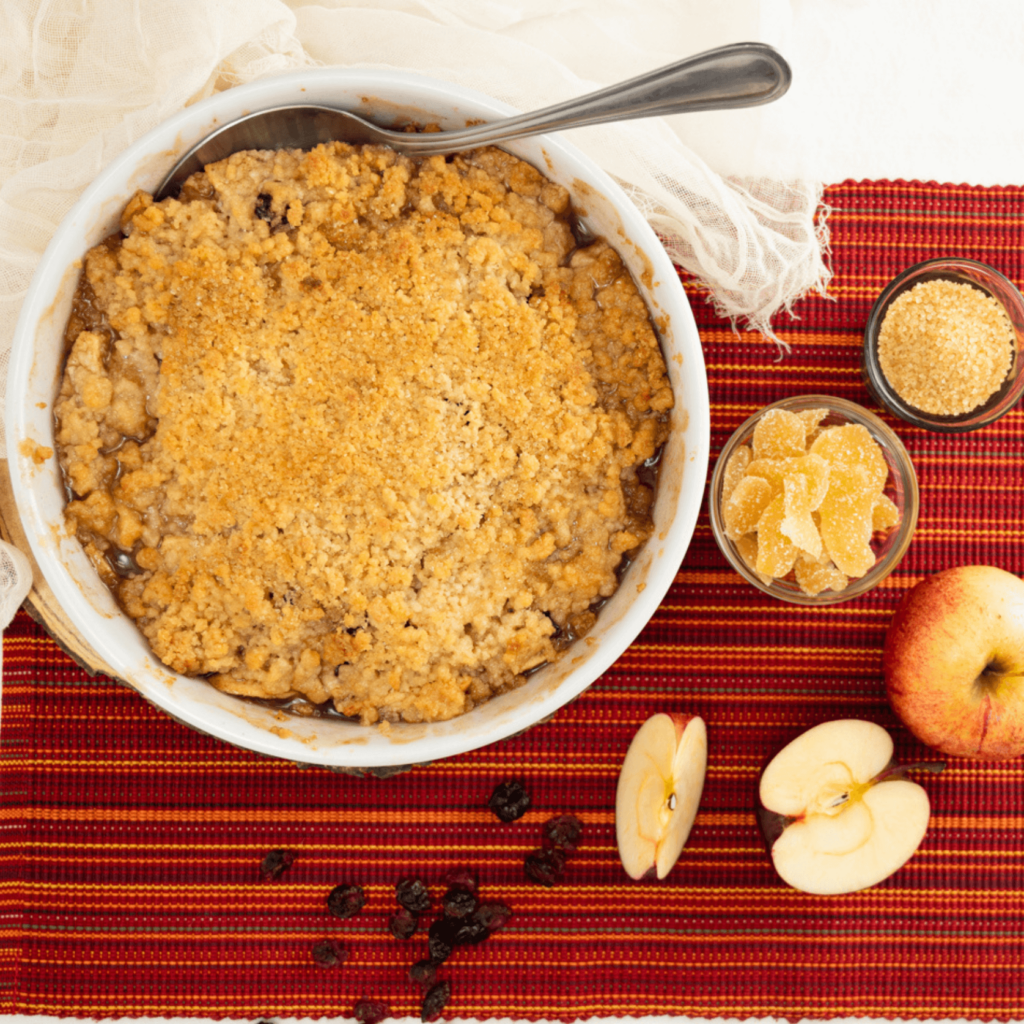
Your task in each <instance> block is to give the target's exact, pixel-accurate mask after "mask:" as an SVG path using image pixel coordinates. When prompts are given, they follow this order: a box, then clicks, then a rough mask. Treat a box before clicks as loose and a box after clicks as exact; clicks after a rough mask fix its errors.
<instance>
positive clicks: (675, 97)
mask: <svg viewBox="0 0 1024 1024" xmlns="http://www.w3.org/2000/svg"><path fill="white" fill-rule="evenodd" d="M791 80H792V72H791V71H790V69H789V65H788V64H787V63H786V61H785V60H783V58H782V57H781V56H780V54H779V53H778V52H777V51H776V50H774V49H772V47H770V46H766V45H765V44H763V43H734V44H733V45H731V46H723V47H720V48H719V49H717V50H708V51H707V52H705V53H699V54H697V55H696V56H694V57H687V58H686V59H685V60H680V61H676V62H675V63H674V64H669V65H667V66H666V67H663V68H658V69H657V70H655V71H649V72H647V74H644V75H640V76H639V77H637V78H631V79H630V80H629V81H628V82H620V83H618V84H617V85H610V86H608V88H606V89H600V90H598V91H597V92H592V93H588V94H587V95H586V96H580V97H577V98H576V99H572V100H567V101H566V102H565V103H558V104H555V106H552V107H545V108H544V109H543V110H536V111H533V112H532V113H527V114H517V115H516V116H514V117H506V118H502V119H501V120H499V121H489V122H487V123H485V124H478V125H473V126H472V127H470V128H460V129H457V130H455V131H444V132H422V133H414V132H402V131H389V130H388V129H386V128H381V127H379V126H378V125H376V124H372V123H371V122H370V121H366V120H364V119H363V118H361V117H358V116H356V115H355V114H352V113H349V112H348V111H345V110H337V109H335V108H333V107H324V106H307V105H302V106H287V107H274V108H272V109H270V110H258V111H256V112H255V113H253V114H247V115H245V117H240V118H238V120H236V121H232V122H230V124H226V125H224V126H223V127H222V128H218V129H217V131H215V132H213V133H212V134H210V135H207V136H206V138H205V139H203V140H202V141H200V142H198V143H197V144H196V145H195V146H193V147H192V148H191V149H190V150H189V151H188V152H187V153H186V154H185V155H184V156H183V157H182V158H181V159H180V160H179V161H178V162H177V163H176V164H175V165H174V167H173V169H172V170H171V172H170V174H168V175H167V177H166V178H164V180H163V181H162V182H161V184H160V187H159V188H158V189H157V191H156V198H157V199H164V198H166V197H167V196H169V195H175V194H177V192H178V190H179V189H180V188H181V186H182V184H183V183H184V181H185V179H186V178H188V176H189V175H190V174H194V173H195V172H196V171H200V170H202V169H203V167H204V166H205V165H206V164H208V163H213V162H214V161H216V160H223V159H224V158H225V157H228V156H230V155H231V154H232V153H237V152H239V151H241V150H245V149H309V148H311V147H313V146H316V145H318V144H319V143H321V142H331V141H333V140H339V141H341V142H349V143H353V144H359V143H373V144H375V145H385V146H391V147H392V148H393V149H396V150H398V151H399V152H400V153H405V154H407V155H408V156H428V155H432V154H435V153H451V152H453V151H454V150H458V149H472V148H474V147H476V146H488V145H494V144H496V143H499V142H507V141H508V140H509V139H519V138H524V137H525V136H527V135H541V134H543V133H545V132H553V131H560V130H562V129H564V128H579V127H581V126H583V125H588V124H601V123H603V122H605V121H628V120H631V119H633V118H638V117H655V116H659V115H662V114H682V113H689V112H691V111H696V110H724V109H731V108H735V107H753V106H757V105H759V104H761V103H770V102H771V101H772V100H776V99H778V98H779V97H780V96H782V95H783V93H785V91H786V90H787V89H788V88H789V84H790V81H791Z"/></svg>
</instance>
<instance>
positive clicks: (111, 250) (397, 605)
mask: <svg viewBox="0 0 1024 1024" xmlns="http://www.w3.org/2000/svg"><path fill="white" fill-rule="evenodd" d="M122 229H123V234H124V236H125V237H124V238H123V239H121V238H114V239H108V241H107V242H106V243H104V244H102V245H99V246H97V247H96V248H94V249H92V250H91V251H90V252H89V253H88V255H87V257H86V261H85V270H84V274H83V281H82V284H81V285H80V288H79V294H78V296H77V297H76V305H75V310H74V312H73V314H72V319H71V323H70V324H69V328H68V335H69V337H70V338H71V339H72V340H73V345H72V347H71V349H70V353H69V356H68V360H67V366H66V370H65V375H64V380H63V384H62V387H61V391H60V396H59V400H58V402H57V404H56V408H55V416H56V421H57V441H58V447H59V452H60V458H61V464H62V467H63V470H64V473H65V477H66V481H67V484H68V487H69V490H70V491H71V493H72V499H71V500H70V502H69V504H68V506H67V510H66V515H67V520H68V523H69V525H70V527H71V528H72V529H73V530H75V531H76V533H77V535H78V536H79V538H80V539H81V540H82V542H83V544H84V545H85V547H86V550H87V552H88V553H89V555H90V557H91V558H92V560H93V562H94V563H95V565H96V567H97V569H98V571H99V572H100V574H101V575H102V576H103V578H104V579H105V580H106V581H107V582H108V584H109V585H110V586H111V587H113V588H114V590H115V592H116V594H117V597H118V600H119V601H120V603H121V605H122V607H123V608H124V609H125V611H126V612H127V614H128V615H130V616H131V617H132V618H133V619H134V620H135V621H136V622H137V624H138V626H139V628H140V629H141V630H142V632H143V633H144V634H145V636H146V637H147V638H148V640H149V642H150V644H151V646H152V648H153V650H154V652H155V653H156V655H157V656H158V657H159V658H160V659H162V660H163V661H164V662H165V663H166V664H167V665H168V666H170V667H171V668H173V669H174V670H176V671H178V672H181V673H183V674H187V675H208V676H209V677H210V679H211V682H212V683H213V684H214V685H215V686H217V687H219V688H221V689H223V690H227V691H230V692H232V693H238V694H243V695H249V696H255V697H262V698H282V699H288V698H292V697H296V696H301V697H303V698H305V699H307V700H308V701H311V702H313V703H314V704H321V703H324V702H327V701H332V702H333V705H334V707H335V708H336V709H337V710H338V711H339V712H341V713H342V714H345V715H350V716H358V717H359V718H361V719H362V721H364V722H374V721H377V720H379V719H381V718H383V719H385V720H399V719H403V720H405V721H431V720H441V719H447V718H451V717H453V716H455V715H458V714H460V713H462V712H464V711H466V710H468V709H469V708H471V707H472V706H473V705H475V704H477V703H479V702H480V701H482V700H485V699H486V698H487V697H489V696H491V695H492V694H494V693H497V692H501V691H502V690H505V689H508V688H510V687H513V686H515V685H517V684H518V683H519V682H521V681H522V679H523V673H524V672H526V671H528V670H529V669H531V668H533V667H535V666H537V665H539V664H541V663H542V662H545V661H550V660H553V659H554V658H555V657H556V656H557V653H558V651H557V647H558V641H559V638H560V637H563V638H564V637H565V636H566V635H570V636H571V635H576V634H579V633H582V632H584V631H585V630H586V629H587V628H589V625H590V624H591V623H592V622H593V617H594V613H593V611H592V608H593V606H594V605H595V603H596V602H599V601H600V600H601V599H602V598H604V597H607V596H609V595H610V594H611V593H612V592H613V591H614V590H615V587H616V583H617V580H616V575H615V570H616V567H617V566H618V564H619V562H620V560H621V559H622V556H623V554H624V553H626V552H630V551H632V550H633V549H635V548H636V547H637V545H638V544H640V543H641V542H642V541H643V540H644V539H645V538H646V535H647V533H648V532H649V530H650V520H649V517H648V511H649V507H650V500H651V494H650V490H649V488H646V487H644V486H643V484H642V483H641V482H640V481H638V479H637V473H636V469H637V467H638V466H639V465H640V464H642V463H643V462H644V461H645V460H648V459H650V458H651V457H652V456H653V455H654V454H655V452H656V450H657V448H658V446H659V445H660V444H662V443H663V441H664V439H665V436H666V433H667V424H668V412H669V410H670V408H671V406H672V394H671V391H670V388H669V385H668V380H667V377H666V373H665V365H664V361H663V359H662V355H661V352H660V350H659V347H658V343H657V339H656V337H655V335H654V332H653V330H652V328H651V326H650V323H649V320H648V317H647V311H646V308H645V306H644V303H643V301H642V299H641V297H640V296H639V294H638V293H637V290H636V288H635V286H634V284H633V282H632V280H631V278H630V277H629V274H628V273H627V272H626V270H625V269H624V267H623V266H622V264H621V262H620V260H619V258H618V256H617V255H616V253H615V252H614V250H612V249H611V248H610V247H608V245H607V244H606V243H604V242H602V241H598V242H595V243H593V244H591V245H588V246H586V247H580V248H577V246H576V241H575V239H574V237H573V234H572V231H571V229H570V226H569V201H568V194H567V193H566V191H565V190H564V189H563V188H561V187H560V186H558V185H555V184H553V183H551V182H549V181H548V180H547V179H545V178H544V177H543V176H542V175H540V174H539V173H538V172H537V171H536V170H534V169H533V168H532V167H530V166H529V165H527V164H525V163H523V162H522V161H519V160H517V159H516V158H514V157H512V156H509V155H508V154H506V153H504V152H501V151H500V150H496V149H485V150H479V151H475V152H473V153H469V154H463V155H460V156H457V157H456V158H455V159H454V160H453V161H451V162H446V161H445V159H444V158H443V157H434V158H431V159H427V160H424V161H422V162H419V163H414V162H412V161H410V160H408V159H406V158H404V157H401V156H398V155H396V154H395V153H394V152H393V151H391V150H388V149H385V148H380V147H350V146H347V145H344V144H341V143H332V144H329V145H325V146H320V147H318V148H317V149H315V150H312V151H311V152H300V151H294V150H292V151H285V150H283V151H278V152H246V153H238V154H235V155H234V156H232V157H229V158H228V159H226V160H224V161H221V162H220V163H217V164H212V165H210V166H208V167H207V168H206V169H205V172H204V173H202V174H199V175H194V176H193V177H192V178H191V179H189V181H188V182H187V183H186V185H185V186H184V188H183V190H182V193H181V196H180V197H179V198H178V199H166V200H164V201H162V202H160V203H154V202H153V200H152V198H151V197H150V196H149V195H147V194H145V193H139V194H137V195H136V196H135V197H134V198H133V199H132V201H131V202H130V203H129V204H128V207H127V208H126V210H125V212H124V215H123V217H122Z"/></svg>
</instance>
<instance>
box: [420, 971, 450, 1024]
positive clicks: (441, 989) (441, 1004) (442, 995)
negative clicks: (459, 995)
mask: <svg viewBox="0 0 1024 1024" xmlns="http://www.w3.org/2000/svg"><path fill="white" fill-rule="evenodd" d="M451 997H452V986H451V984H450V983H449V982H447V981H439V982H438V983H437V984H436V985H434V986H433V987H432V988H431V989H430V991H429V992H428V993H427V994H426V995H425V996H424V997H423V1006H422V1008H421V1010H420V1020H422V1021H428V1020H437V1018H438V1017H440V1016H441V1011H442V1010H443V1009H444V1008H445V1006H446V1005H447V1003H448V1000H449V999H451Z"/></svg>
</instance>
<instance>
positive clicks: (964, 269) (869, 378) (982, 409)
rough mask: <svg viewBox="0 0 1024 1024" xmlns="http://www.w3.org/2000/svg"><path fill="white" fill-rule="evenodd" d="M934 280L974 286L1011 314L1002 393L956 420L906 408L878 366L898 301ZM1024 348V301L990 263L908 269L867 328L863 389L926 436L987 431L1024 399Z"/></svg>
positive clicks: (946, 260)
mask: <svg viewBox="0 0 1024 1024" xmlns="http://www.w3.org/2000/svg"><path fill="white" fill-rule="evenodd" d="M935 280H944V281H956V282H962V283H966V284H970V285H973V286H974V287H975V288H978V289H980V290H981V291H983V292H985V293H986V294H988V295H991V296H992V298H994V299H995V300H996V301H997V302H998V303H999V304H1000V305H1001V306H1002V307H1003V309H1005V310H1006V315H1007V316H1008V317H1009V318H1010V323H1011V324H1012V325H1013V330H1014V334H1015V335H1016V342H1015V344H1014V349H1013V362H1012V364H1011V366H1010V369H1009V372H1008V373H1007V375H1006V379H1005V380H1004V381H1003V384H1002V387H1000V388H999V390H998V391H996V393H995V394H994V395H992V397H991V398H989V399H988V401H987V402H985V403H984V404H982V405H980V406H978V408H976V409H973V410H971V411H970V412H965V413H958V414H957V415H955V416H940V415H937V414H936V413H930V412H924V411H923V410H921V409H918V408H917V407H916V406H913V405H910V404H908V403H907V402H905V401H904V400H903V399H902V398H900V396H899V395H898V394H896V391H895V389H894V388H893V387H892V385H891V384H890V383H889V382H888V380H886V377H885V374H884V373H883V372H882V367H881V365H880V364H879V362H878V332H879V330H880V329H881V326H882V321H883V320H884V319H885V314H886V313H887V312H888V309H889V306H890V305H891V304H892V302H893V300H894V299H896V298H898V297H899V296H900V295H902V294H903V293H904V292H905V291H907V290H908V289H910V288H913V287H914V285H916V284H920V283H921V282H922V281H935ZM1022 347H1024V298H1021V294H1020V292H1019V291H1018V290H1017V289H1016V287H1014V285H1013V282H1011V281H1010V280H1008V279H1007V278H1006V277H1004V276H1003V275H1002V274H1000V273H999V271H998V270H996V269H995V268H993V267H990V266H988V265H987V264H985V263H978V262H977V261H976V260H965V259H957V258H956V257H952V256H944V257H941V258H939V259H934V260H926V261H925V262H924V263H917V264H915V265H914V266H912V267H909V268H908V269H907V270H904V271H903V273H902V274H900V275H899V276H898V277H895V278H893V279H892V281H890V282H889V284H888V285H887V286H886V287H885V288H884V289H883V291H882V294H881V295H879V296H878V299H877V300H876V302H875V304H874V306H873V307H872V309H871V315H870V316H869V317H868V322H867V326H866V327H865V328H864V352H863V358H862V361H861V370H862V374H863V377H864V384H865V386H866V387H867V389H868V391H869V392H870V394H871V397H872V398H874V399H875V401H876V402H878V404H879V405H881V406H882V407H883V408H886V409H888V410H889V411H890V412H891V413H892V414H893V415H894V416H898V417H899V418H900V419H902V420H906V421H907V423H911V424H913V425H914V426H915V427H922V428H924V429H925V430H934V431H937V432H938V433H946V434H955V433H963V432H965V431H968V430H977V429H978V428H979V427H986V426H988V425H989V424H990V423H993V422H995V421H996V420H997V419H999V417H1000V416H1004V415H1005V414H1006V413H1008V412H1009V411H1010V410H1011V409H1012V408H1013V407H1014V406H1015V405H1016V404H1017V402H1018V401H1020V397H1021V395H1022V394H1024V372H1022V370H1024V359H1022V357H1021V350H1022Z"/></svg>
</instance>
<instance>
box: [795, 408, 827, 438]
mask: <svg viewBox="0 0 1024 1024" xmlns="http://www.w3.org/2000/svg"><path fill="white" fill-rule="evenodd" d="M827 415H828V409H804V411H803V412H798V413H797V416H799V417H800V419H801V420H803V424H804V429H805V430H806V431H807V446H808V447H810V445H811V442H812V441H814V439H815V438H816V437H817V436H818V433H819V431H818V426H819V424H820V423H821V421H822V420H823V419H824V418H825V417H826V416H827Z"/></svg>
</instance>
